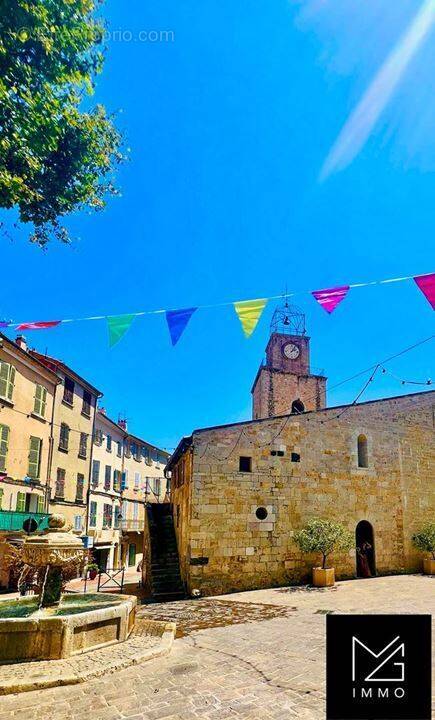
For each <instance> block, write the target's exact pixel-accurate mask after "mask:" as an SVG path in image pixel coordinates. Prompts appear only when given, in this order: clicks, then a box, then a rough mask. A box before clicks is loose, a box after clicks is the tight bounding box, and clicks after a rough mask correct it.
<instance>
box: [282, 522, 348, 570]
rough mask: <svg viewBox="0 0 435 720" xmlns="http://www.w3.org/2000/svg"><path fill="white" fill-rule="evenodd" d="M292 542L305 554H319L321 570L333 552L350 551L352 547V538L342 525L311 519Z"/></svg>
mask: <svg viewBox="0 0 435 720" xmlns="http://www.w3.org/2000/svg"><path fill="white" fill-rule="evenodd" d="M294 541H295V542H296V544H297V545H298V546H299V548H300V549H301V550H302V552H306V553H320V554H321V555H322V568H325V567H326V560H327V557H328V555H330V554H331V553H332V552H333V551H334V550H342V551H345V550H350V548H351V547H353V546H354V538H353V535H352V533H350V532H349V530H347V529H346V528H345V527H343V525H341V524H340V523H338V522H334V521H333V520H318V519H316V518H315V519H313V520H310V522H309V523H308V524H307V525H306V527H304V528H303V529H302V530H299V531H297V532H296V533H295V535H294Z"/></svg>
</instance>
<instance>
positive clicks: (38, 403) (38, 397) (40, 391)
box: [33, 385, 47, 417]
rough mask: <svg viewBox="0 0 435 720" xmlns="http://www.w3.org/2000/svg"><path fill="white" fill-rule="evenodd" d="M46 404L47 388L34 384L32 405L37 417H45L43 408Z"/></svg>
mask: <svg viewBox="0 0 435 720" xmlns="http://www.w3.org/2000/svg"><path fill="white" fill-rule="evenodd" d="M46 405H47V388H45V387H43V386H42V385H36V387H35V403H34V406H33V412H34V413H35V415H39V417H45V408H46Z"/></svg>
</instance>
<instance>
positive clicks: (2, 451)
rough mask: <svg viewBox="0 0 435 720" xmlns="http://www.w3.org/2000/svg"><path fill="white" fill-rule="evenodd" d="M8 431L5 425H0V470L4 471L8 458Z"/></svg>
mask: <svg viewBox="0 0 435 720" xmlns="http://www.w3.org/2000/svg"><path fill="white" fill-rule="evenodd" d="M9 435H10V429H9V428H8V426H7V425H0V470H2V471H3V472H4V471H5V470H6V458H7V456H8V448H9Z"/></svg>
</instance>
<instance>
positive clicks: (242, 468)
mask: <svg viewBox="0 0 435 720" xmlns="http://www.w3.org/2000/svg"><path fill="white" fill-rule="evenodd" d="M239 472H252V458H251V457H244V456H241V457H240V458H239Z"/></svg>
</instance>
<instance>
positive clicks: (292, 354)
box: [282, 342, 301, 360]
mask: <svg viewBox="0 0 435 720" xmlns="http://www.w3.org/2000/svg"><path fill="white" fill-rule="evenodd" d="M282 351H283V353H284V356H285V357H286V358H288V359H289V360H296V358H298V357H299V355H300V353H301V351H300V349H299V347H298V346H297V345H295V344H294V343H291V342H290V343H287V344H286V345H284V347H283V349H282Z"/></svg>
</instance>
